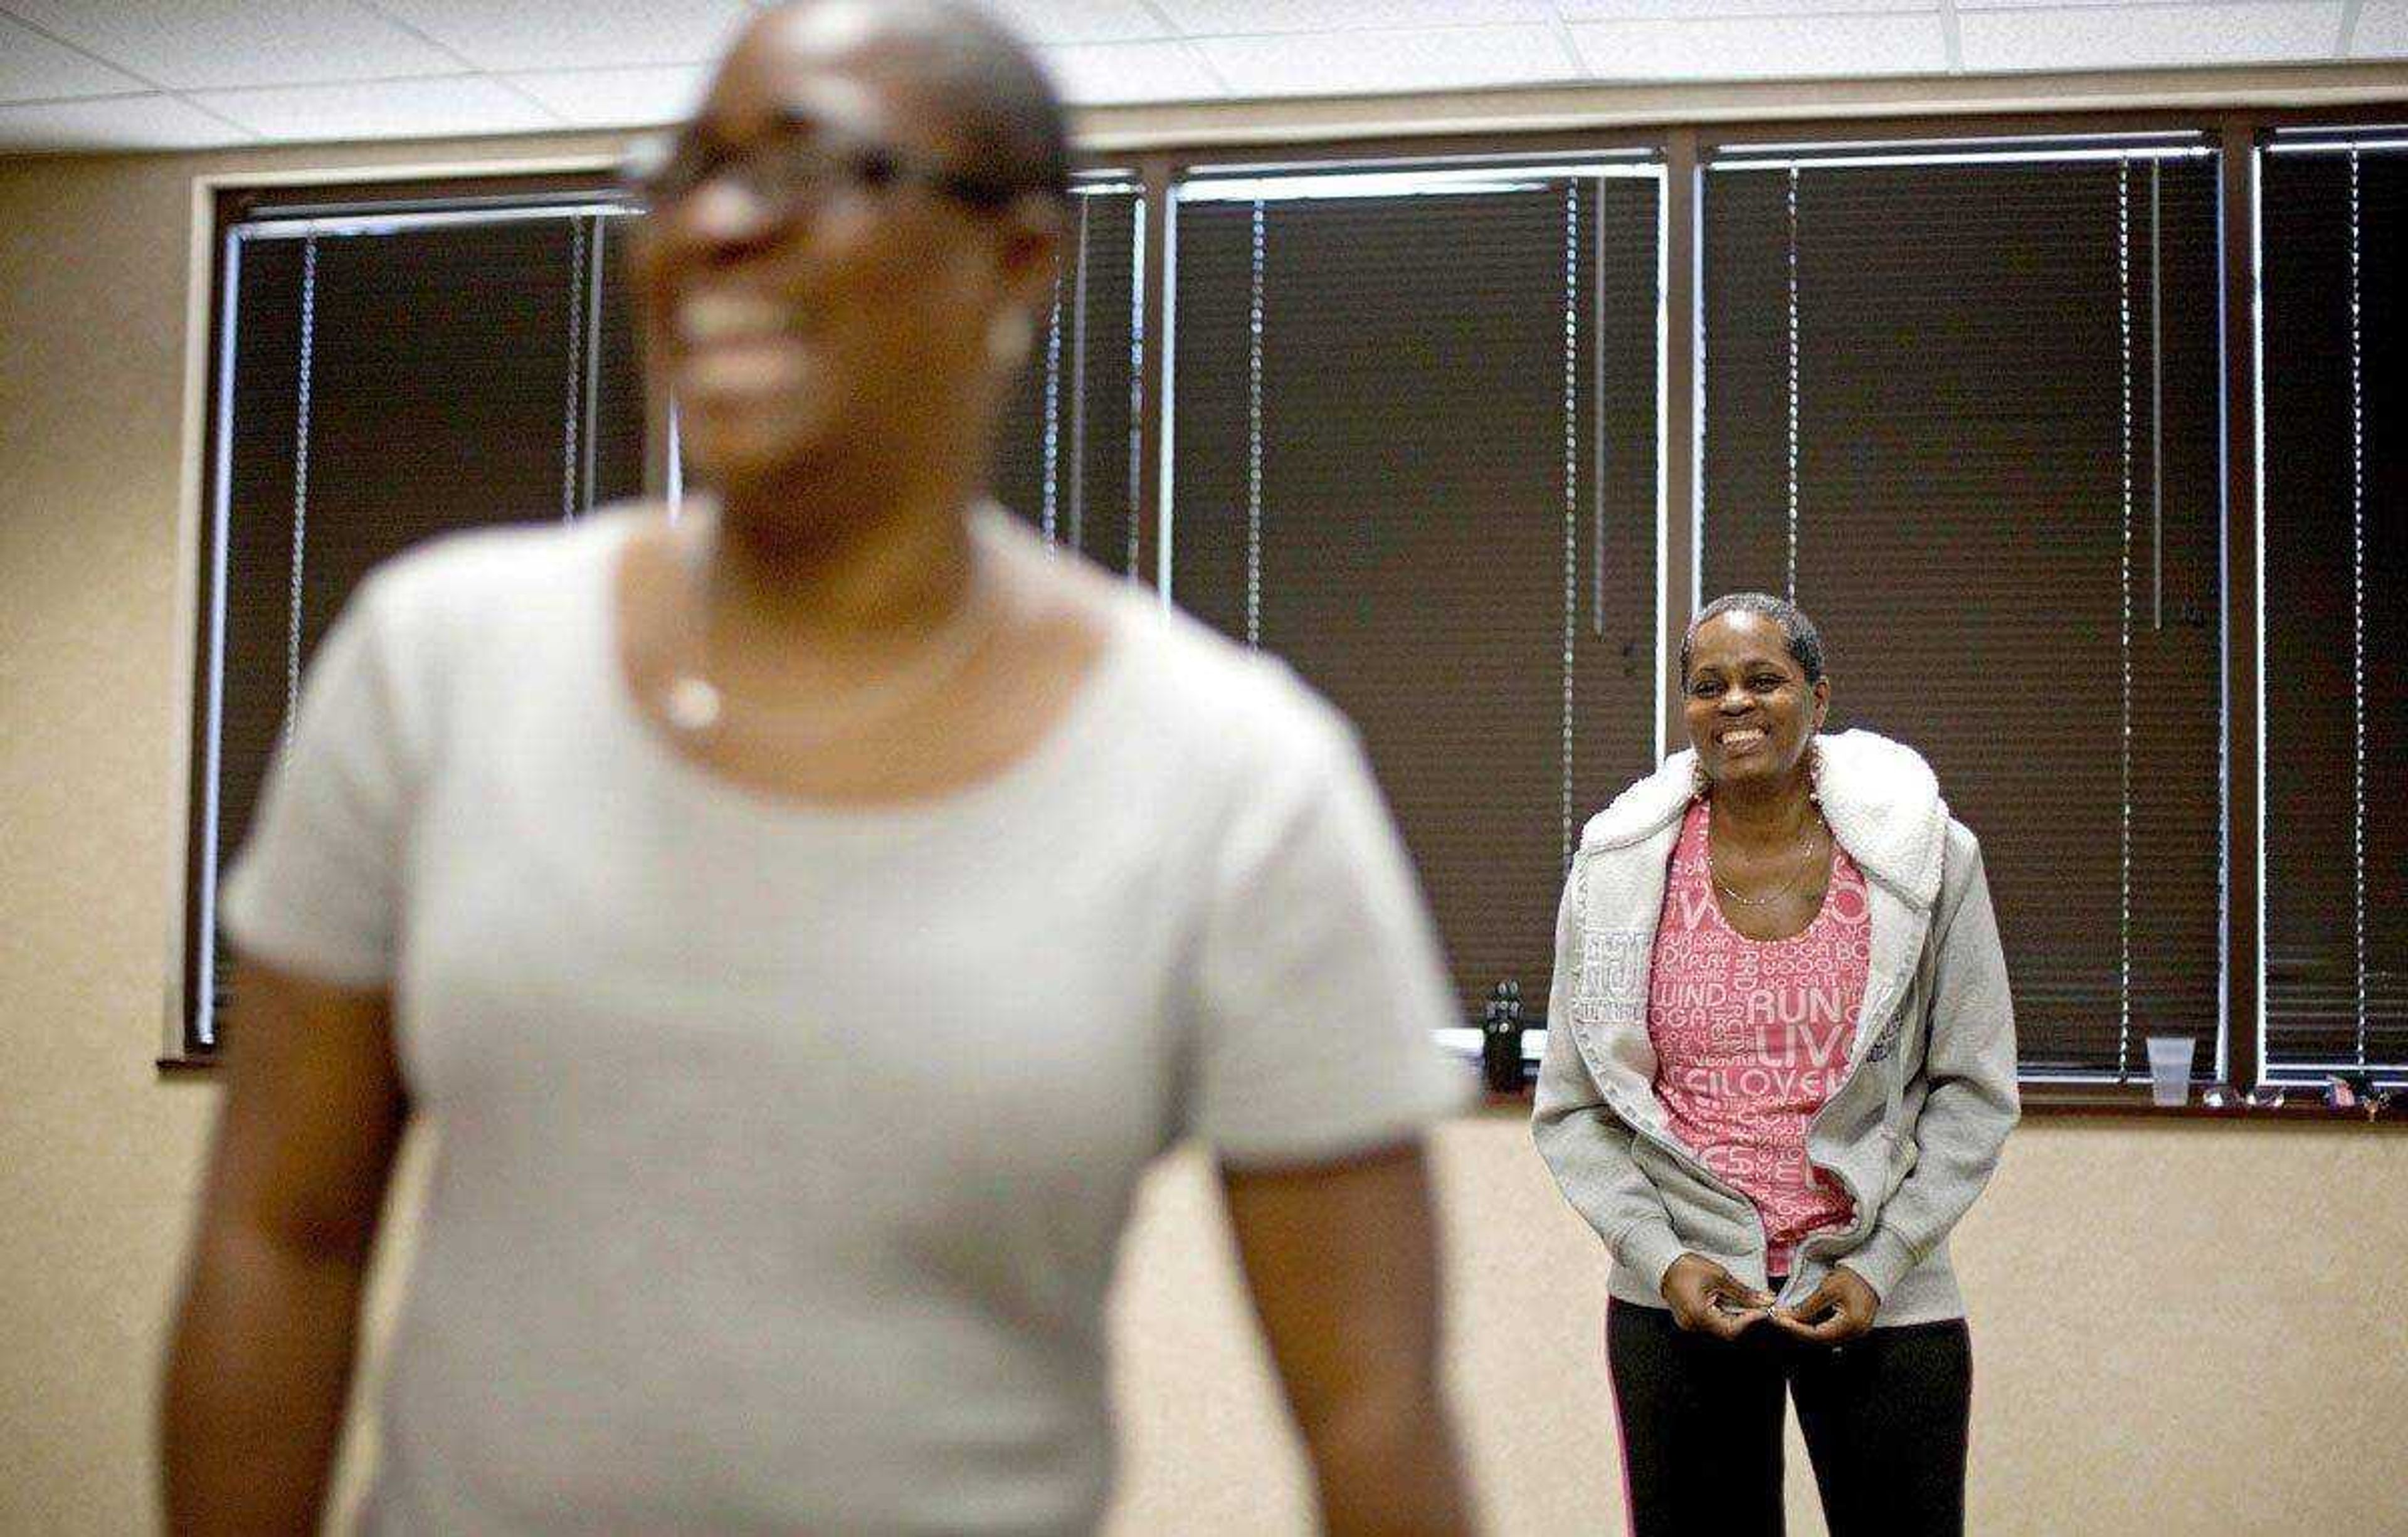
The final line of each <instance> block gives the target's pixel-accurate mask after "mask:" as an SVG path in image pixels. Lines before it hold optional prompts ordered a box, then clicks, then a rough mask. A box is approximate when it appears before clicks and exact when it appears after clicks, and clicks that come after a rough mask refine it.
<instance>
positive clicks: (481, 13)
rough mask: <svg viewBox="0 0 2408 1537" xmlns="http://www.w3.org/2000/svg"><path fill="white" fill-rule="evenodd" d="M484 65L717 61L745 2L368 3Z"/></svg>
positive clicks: (745, 16)
mask: <svg viewBox="0 0 2408 1537" xmlns="http://www.w3.org/2000/svg"><path fill="white" fill-rule="evenodd" d="M368 3H369V4H371V5H373V6H374V7H376V9H377V10H379V11H380V12H381V13H383V14H384V15H386V16H389V17H391V18H393V19H394V21H396V22H403V23H405V24H407V25H409V26H410V27H412V28H415V29H416V30H417V31H419V32H422V33H423V34H425V35H426V36H428V37H429V38H431V39H433V40H434V41H435V42H437V43H439V44H441V45H442V46H443V47H444V48H446V49H448V50H451V51H452V52H453V53H455V54H457V55H459V56H460V57H461V58H463V59H465V60H466V61H467V62H468V63H469V64H471V65H475V66H476V67H477V68H479V69H485V70H493V71H496V72H499V71H505V70H530V71H532V70H552V69H597V68H605V67H609V66H612V65H665V64H695V63H701V62H703V61H706V60H711V59H716V58H718V57H719V55H720V53H721V52H722V51H724V50H725V48H726V47H727V44H728V42H729V41H730V39H732V38H733V37H734V36H735V34H736V30H737V29H738V27H740V26H742V25H743V24H744V23H745V22H748V21H750V20H751V19H752V17H753V10H752V8H751V7H748V6H746V5H745V4H744V0H550V3H539V0H515V3H513V4H509V5H497V4H495V0H368Z"/></svg>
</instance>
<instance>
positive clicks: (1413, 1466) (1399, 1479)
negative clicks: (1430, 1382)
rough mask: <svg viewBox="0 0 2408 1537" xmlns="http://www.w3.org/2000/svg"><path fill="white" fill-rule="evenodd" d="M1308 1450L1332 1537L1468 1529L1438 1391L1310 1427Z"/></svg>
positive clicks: (1418, 1535) (1444, 1536)
mask: <svg viewBox="0 0 2408 1537" xmlns="http://www.w3.org/2000/svg"><path fill="white" fill-rule="evenodd" d="M1305 1450H1306V1454H1307V1456H1308V1457H1309V1458H1311V1460H1312V1472H1313V1482H1314V1485H1315V1487H1316V1490H1317V1492H1318V1494H1319V1498H1320V1501H1321V1515H1322V1527H1323V1530H1326V1532H1328V1533H1329V1537H1461V1534H1463V1533H1465V1532H1469V1530H1471V1514H1470V1504H1469V1500H1468V1499H1467V1498H1466V1496H1465V1494H1464V1490H1463V1484H1462V1479H1461V1475H1460V1472H1458V1468H1459V1464H1458V1460H1457V1458H1456V1454H1455V1438H1454V1436H1453V1434H1452V1433H1451V1431H1450V1430H1449V1429H1448V1425H1447V1419H1446V1415H1445V1413H1444V1411H1443V1409H1442V1408H1441V1405H1440V1402H1439V1399H1438V1394H1437V1392H1436V1390H1435V1387H1434V1386H1433V1390H1432V1391H1431V1392H1430V1393H1429V1394H1428V1395H1427V1396H1426V1397H1423V1398H1421V1399H1419V1400H1418V1401H1412V1402H1386V1403H1383V1402H1373V1401H1368V1400H1367V1401H1362V1402H1358V1403H1356V1404H1354V1405H1351V1406H1350V1407H1349V1409H1348V1410H1347V1411H1346V1412H1345V1413H1344V1414H1342V1415H1333V1416H1332V1420H1331V1422H1330V1423H1327V1424H1324V1425H1320V1426H1316V1427H1308V1428H1307V1429H1306V1432H1305Z"/></svg>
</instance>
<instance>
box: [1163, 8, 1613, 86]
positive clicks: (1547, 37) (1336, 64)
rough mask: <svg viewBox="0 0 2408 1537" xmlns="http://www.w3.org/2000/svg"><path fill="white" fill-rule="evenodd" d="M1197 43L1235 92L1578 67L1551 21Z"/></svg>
mask: <svg viewBox="0 0 2408 1537" xmlns="http://www.w3.org/2000/svg"><path fill="white" fill-rule="evenodd" d="M1194 46H1196V47H1197V48H1199V49H1201V50H1203V51H1204V56H1205V58H1206V59H1207V60H1209V61H1210V62H1211V65H1212V67H1213V69H1214V70H1215V71H1216V72H1217V73H1218V74H1219V75H1220V76H1221V78H1222V79H1225V80H1226V81H1227V82H1228V85H1229V91H1230V93H1231V94H1233V95H1237V96H1296V95H1307V96H1310V95H1350V94H1385V93H1390V92H1398V91H1450V90H1472V89H1478V88H1480V87H1483V86H1492V85H1527V84H1535V83H1538V82H1541V81H1548V80H1564V79H1576V78H1577V77H1578V73H1579V66H1578V65H1576V64H1574V63H1573V61H1572V60H1571V59H1570V58H1568V57H1567V56H1566V53H1565V50H1564V42H1563V34H1562V32H1561V30H1560V29H1559V28H1557V27H1555V26H1552V25H1549V26H1506V27H1489V26H1479V27H1446V28H1441V29H1436V30H1431V31H1423V32H1319V33H1298V34H1295V35H1292V36H1275V37H1208V38H1204V39H1201V40H1199V41H1198V42H1197V43H1196V44H1195V45H1194Z"/></svg>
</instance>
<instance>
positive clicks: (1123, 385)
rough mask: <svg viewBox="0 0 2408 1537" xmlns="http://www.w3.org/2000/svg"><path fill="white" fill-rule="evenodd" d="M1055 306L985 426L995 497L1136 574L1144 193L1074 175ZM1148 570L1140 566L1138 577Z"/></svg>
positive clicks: (1142, 546)
mask: <svg viewBox="0 0 2408 1537" xmlns="http://www.w3.org/2000/svg"><path fill="white" fill-rule="evenodd" d="M1075 191H1076V196H1075V197H1074V199H1073V203H1072V208H1071V215H1070V229H1069V237H1068V241H1067V242H1066V244H1065V249H1064V251H1063V260H1062V271H1061V275H1060V277H1059V278H1058V279H1057V280H1056V281H1055V283H1054V302H1053V304H1052V305H1051V306H1049V307H1048V310H1047V317H1046V323H1045V324H1044V325H1043V326H1042V327H1041V328H1040V329H1039V332H1038V335H1037V342H1036V346H1035V347H1034V348H1033V349H1032V353H1031V356H1030V359H1029V365H1028V368H1027V370H1026V371H1025V373H1023V375H1022V376H1021V379H1020V381H1019V385H1018V387H1017V388H1016V389H1015V390H1014V391H1013V392H1012V395H1011V400H1010V401H1009V402H1008V403H1007V405H1006V407H1005V410H1004V415H1003V420H1002V422H1001V423H1000V424H998V427H997V433H996V463H995V494H996V499H997V500H999V501H1000V502H1002V503H1003V505H1004V506H1006V507H1007V508H1010V509H1011V510H1013V511H1014V512H1017V513H1019V514H1020V515H1021V516H1022V517H1024V518H1025V519H1027V520H1028V521H1029V522H1030V523H1032V524H1036V525H1037V526H1038V527H1039V528H1040V529H1042V530H1043V531H1044V532H1045V534H1046V537H1047V538H1048V539H1054V540H1055V541H1057V542H1059V543H1062V544H1065V545H1068V547H1070V548H1071V549H1074V550H1078V551H1080V552H1082V553H1084V554H1086V555H1087V556H1088V557H1089V558H1090V559H1092V560H1094V561H1095V562H1096V563H1097V564H1098V565H1100V566H1102V567H1104V568H1105V569H1107V570H1111V571H1118V572H1120V573H1122V574H1123V575H1125V576H1138V575H1140V574H1141V573H1140V567H1141V566H1142V565H1143V563H1144V560H1145V557H1146V555H1147V553H1149V552H1150V551H1151V549H1152V545H1151V543H1150V542H1149V541H1147V540H1145V539H1142V538H1141V535H1142V534H1143V532H1144V530H1143V528H1142V526H1141V522H1140V517H1139V514H1138V502H1139V497H1140V492H1139V480H1140V466H1141V461H1140V458H1139V452H1140V441H1139V431H1138V428H1139V425H1140V421H1141V420H1142V417H1143V414H1144V406H1143V398H1142V394H1141V387H1142V381H1143V378H1144V366H1143V353H1144V346H1145V311H1144V290H1143V288H1142V286H1141V284H1142V283H1143V281H1144V275H1145V260H1144V220H1145V199H1144V196H1143V194H1140V192H1139V191H1138V190H1137V189H1136V188H1135V187H1133V186H1131V185H1129V184H1128V183H1127V182H1125V181H1123V180H1094V181H1087V182H1083V183H1081V184H1080V185H1079V186H1078V187H1077V188H1076V189H1075ZM1143 574H1150V573H1143Z"/></svg>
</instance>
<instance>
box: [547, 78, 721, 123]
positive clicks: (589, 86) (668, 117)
mask: <svg viewBox="0 0 2408 1537" xmlns="http://www.w3.org/2000/svg"><path fill="white" fill-rule="evenodd" d="M710 70H711V66H710V65H699V64H694V65H652V66H648V67H645V68H641V69H565V70H557V71H553V72H552V73H548V74H547V73H538V74H524V75H506V76H504V77H502V78H503V79H506V80H508V81H509V83H510V84H511V85H514V86H516V87H518V88H519V89H520V90H521V91H523V92H525V93H527V94H528V95H530V96H533V97H534V98H535V99H536V100H538V101H539V102H541V103H543V105H544V106H545V107H547V108H550V109H551V110H552V115H553V116H555V117H557V118H558V119H560V121H561V122H566V123H570V124H573V125H575V126H576V127H580V128H637V127H651V126H652V125H653V124H655V123H665V122H684V121H685V120H686V119H687V118H689V117H692V116H693V115H694V108H695V103H696V102H698V101H700V100H701V99H702V93H703V88H704V87H705V86H707V85H708V84H710Z"/></svg>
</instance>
